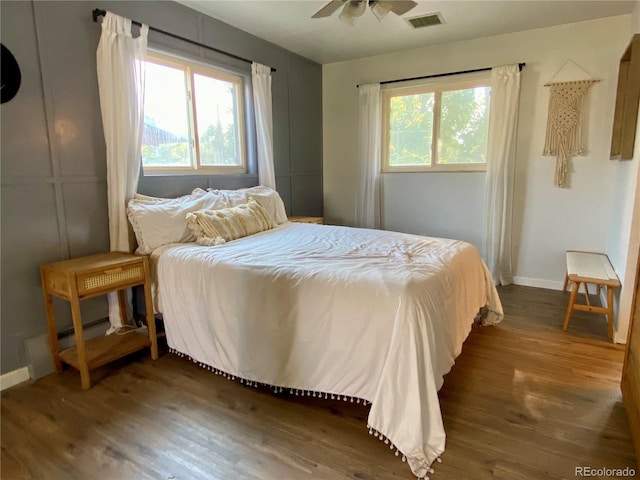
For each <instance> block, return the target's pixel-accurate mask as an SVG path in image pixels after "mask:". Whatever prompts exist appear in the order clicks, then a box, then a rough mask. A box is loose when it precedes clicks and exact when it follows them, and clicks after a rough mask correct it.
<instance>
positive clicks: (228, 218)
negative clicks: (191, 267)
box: [187, 197, 277, 245]
mask: <svg viewBox="0 0 640 480" xmlns="http://www.w3.org/2000/svg"><path fill="white" fill-rule="evenodd" d="M187 223H188V225H189V228H190V229H191V232H193V234H194V235H195V237H196V239H197V242H198V244H199V245H220V244H222V243H225V242H228V241H230V240H235V239H237V238H242V237H248V236H249V235H253V234H254V233H258V232H264V231H265V230H270V229H272V228H274V227H276V226H277V225H276V223H275V221H274V220H273V218H271V215H270V214H269V212H267V210H266V209H265V208H264V207H262V205H260V204H259V203H258V202H256V201H255V200H254V199H253V198H252V197H249V201H248V202H247V203H243V204H241V205H237V206H235V207H229V208H222V209H219V210H201V211H199V212H193V213H188V214H187Z"/></svg>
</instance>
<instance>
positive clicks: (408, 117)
mask: <svg viewBox="0 0 640 480" xmlns="http://www.w3.org/2000/svg"><path fill="white" fill-rule="evenodd" d="M489 95H490V89H489V88H484V87H478V88H470V89H465V90H455V91H448V92H442V94H441V97H440V109H441V116H440V126H439V127H440V128H439V139H438V146H437V147H438V148H437V151H438V163H440V164H453V163H484V162H486V150H487V131H488V126H489V115H488V113H489V112H488V111H489ZM434 102H435V94H433V93H424V94H418V95H405V96H399V97H392V98H391V104H390V107H391V111H390V123H391V131H390V142H389V164H390V165H393V166H401V165H430V164H431V142H432V135H433V108H434Z"/></svg>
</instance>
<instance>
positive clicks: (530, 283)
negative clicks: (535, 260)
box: [513, 277, 607, 305]
mask: <svg viewBox="0 0 640 480" xmlns="http://www.w3.org/2000/svg"><path fill="white" fill-rule="evenodd" d="M563 280H564V279H563ZM513 283H514V284H515V285H522V286H523V287H536V288H547V289H549V290H562V287H563V286H564V281H563V282H556V281H554V280H543V279H541V278H529V277H513ZM571 285H572V283H571V282H569V286H568V287H567V291H568V292H570V291H571ZM583 288H584V287H583V286H582V285H581V286H580V292H581V293H582V292H583ZM588 288H589V294H590V295H596V292H597V290H596V286H595V285H593V284H589V285H588ZM606 291H607V289H606V288H605V289H604V290H600V297H601V299H602V292H605V296H604V299H605V300H606V298H607V296H606ZM603 305H606V303H603Z"/></svg>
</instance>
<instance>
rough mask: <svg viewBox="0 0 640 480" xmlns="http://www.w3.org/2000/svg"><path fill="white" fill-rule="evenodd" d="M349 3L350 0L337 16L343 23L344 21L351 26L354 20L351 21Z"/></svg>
mask: <svg viewBox="0 0 640 480" xmlns="http://www.w3.org/2000/svg"><path fill="white" fill-rule="evenodd" d="M350 4H351V2H348V3H347V4H346V5H345V6H344V7H343V8H342V11H341V12H340V15H339V16H338V18H339V19H340V20H341V21H343V22H344V23H346V24H347V25H349V26H351V27H353V26H354V25H355V22H354V21H353V15H352V14H351V9H350V8H349V5H350Z"/></svg>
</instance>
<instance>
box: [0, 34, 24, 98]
mask: <svg viewBox="0 0 640 480" xmlns="http://www.w3.org/2000/svg"><path fill="white" fill-rule="evenodd" d="M0 47H1V49H2V54H1V56H0V85H2V87H1V88H0V97H1V100H2V101H1V102H0V103H5V102H8V101H9V100H11V99H12V98H13V97H15V96H16V93H18V90H20V82H21V80H22V75H21V74H20V67H19V66H18V62H17V61H16V58H15V57H14V56H13V54H12V53H11V52H10V51H9V49H8V48H7V47H5V46H4V45H2V44H0Z"/></svg>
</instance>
